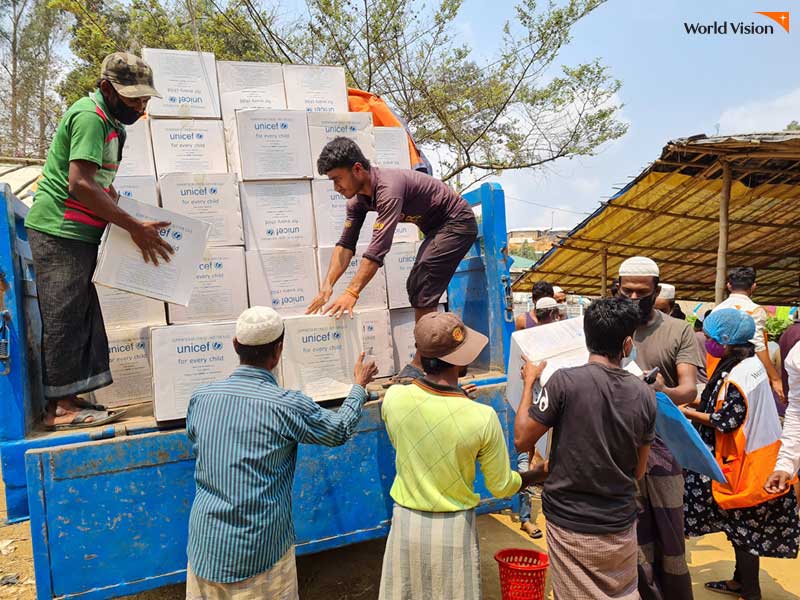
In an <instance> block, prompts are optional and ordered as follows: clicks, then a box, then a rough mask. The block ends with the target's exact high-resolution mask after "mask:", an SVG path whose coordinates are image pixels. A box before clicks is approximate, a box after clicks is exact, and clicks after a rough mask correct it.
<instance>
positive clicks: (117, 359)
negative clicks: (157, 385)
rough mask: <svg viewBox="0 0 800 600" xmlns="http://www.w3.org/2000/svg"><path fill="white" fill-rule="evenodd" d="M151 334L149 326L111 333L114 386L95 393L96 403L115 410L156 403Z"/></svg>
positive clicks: (110, 359)
mask: <svg viewBox="0 0 800 600" xmlns="http://www.w3.org/2000/svg"><path fill="white" fill-rule="evenodd" d="M149 334H150V330H149V329H148V328H147V327H145V328H138V329H116V330H111V331H109V332H108V361H109V366H110V367H111V376H112V377H113V378H114V383H112V384H111V385H110V386H108V387H104V388H101V389H99V390H95V392H94V398H95V401H96V402H98V403H99V404H103V405H104V406H110V407H113V406H124V405H126V404H140V403H142V402H152V401H153V373H152V371H151V369H150V335H149Z"/></svg>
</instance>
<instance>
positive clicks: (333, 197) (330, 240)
mask: <svg viewBox="0 0 800 600" xmlns="http://www.w3.org/2000/svg"><path fill="white" fill-rule="evenodd" d="M311 196H312V200H313V203H314V221H315V222H316V225H317V230H316V231H317V244H318V245H319V246H335V245H336V242H338V241H339V238H340V237H342V231H344V222H345V221H346V220H347V198H345V197H344V196H342V195H341V194H340V193H338V192H337V191H336V190H334V189H333V182H332V181H331V180H330V179H315V180H314V181H313V182H311ZM377 216H378V214H377V213H376V212H370V213H367V218H366V219H365V220H364V224H363V225H362V227H361V232H360V234H359V236H358V243H359V244H361V243H369V241H370V239H372V226H373V225H374V224H375V219H376V218H377Z"/></svg>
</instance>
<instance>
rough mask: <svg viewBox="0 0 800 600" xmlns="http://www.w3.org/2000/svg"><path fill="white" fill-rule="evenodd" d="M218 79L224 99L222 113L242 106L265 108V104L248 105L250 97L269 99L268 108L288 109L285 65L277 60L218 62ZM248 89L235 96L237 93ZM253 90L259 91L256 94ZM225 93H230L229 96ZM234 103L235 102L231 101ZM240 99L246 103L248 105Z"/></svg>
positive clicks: (262, 99)
mask: <svg viewBox="0 0 800 600" xmlns="http://www.w3.org/2000/svg"><path fill="white" fill-rule="evenodd" d="M217 78H218V79H219V91H220V95H221V99H222V115H223V117H224V116H225V113H226V112H227V113H232V112H233V111H234V110H239V109H242V108H263V107H264V105H263V104H258V105H257V106H252V107H248V106H246V104H247V102H248V101H247V98H248V97H252V98H253V99H258V100H261V101H266V100H267V99H269V106H268V107H267V108H274V109H284V108H286V92H285V91H284V89H283V67H282V66H281V65H280V64H278V63H261V62H244V61H232V60H219V61H217ZM243 91H246V92H248V93H247V94H244V95H239V96H237V95H235V94H236V92H243ZM253 92H258V93H257V94H253ZM226 94H234V95H229V96H228V98H227V99H226V97H225V96H226ZM231 102H233V103H231ZM240 102H244V104H245V106H243V105H241V104H240Z"/></svg>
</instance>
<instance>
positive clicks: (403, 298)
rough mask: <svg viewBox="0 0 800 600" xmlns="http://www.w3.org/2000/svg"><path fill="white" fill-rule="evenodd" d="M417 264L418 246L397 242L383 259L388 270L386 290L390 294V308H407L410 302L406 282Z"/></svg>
mask: <svg viewBox="0 0 800 600" xmlns="http://www.w3.org/2000/svg"><path fill="white" fill-rule="evenodd" d="M416 262H417V244H414V243H410V242H397V243H394V244H392V248H391V250H389V252H388V253H387V254H386V256H385V257H384V259H383V265H384V268H385V269H386V289H387V290H388V292H389V308H406V307H409V306H411V303H410V302H409V301H408V291H407V290H406V281H407V280H408V275H409V273H411V269H413V268H414V264H415V263H416Z"/></svg>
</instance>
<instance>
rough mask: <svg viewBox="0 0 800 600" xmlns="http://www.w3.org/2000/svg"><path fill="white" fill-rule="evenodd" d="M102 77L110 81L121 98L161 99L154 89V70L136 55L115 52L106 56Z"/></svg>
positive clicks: (101, 72)
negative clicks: (147, 97)
mask: <svg viewBox="0 0 800 600" xmlns="http://www.w3.org/2000/svg"><path fill="white" fill-rule="evenodd" d="M100 77H101V78H102V79H108V80H109V81H110V82H111V85H113V86H114V89H115V90H117V92H118V93H119V95H120V96H125V97H126V98H142V97H143V96H150V97H155V98H161V94H159V93H158V91H157V90H156V88H154V87H153V69H151V68H150V65H148V64H147V63H146V62H144V61H143V60H142V59H141V58H139V57H138V56H136V55H134V54H129V53H128V52H114V53H113V54H109V55H108V56H106V57H105V58H104V59H103V66H102V68H101V71H100Z"/></svg>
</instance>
